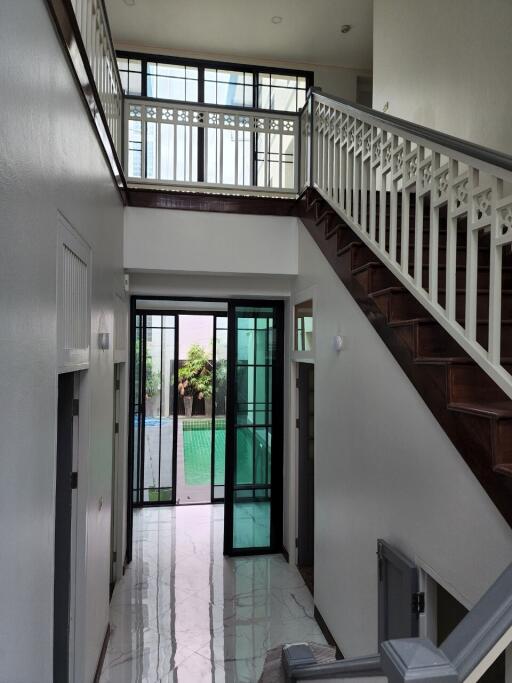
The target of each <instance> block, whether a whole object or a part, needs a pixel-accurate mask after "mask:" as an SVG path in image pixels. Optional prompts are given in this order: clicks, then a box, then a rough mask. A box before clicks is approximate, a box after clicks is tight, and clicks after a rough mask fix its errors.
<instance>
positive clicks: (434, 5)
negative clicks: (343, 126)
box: [373, 0, 512, 154]
mask: <svg viewBox="0 0 512 683" xmlns="http://www.w3.org/2000/svg"><path fill="white" fill-rule="evenodd" d="M373 21H374V31H373V33H374V46H373V106H374V108H375V109H379V110H382V108H383V106H384V103H385V102H389V111H388V113H389V114H392V115H393V116H399V117H401V118H404V119H407V120H409V121H414V122H416V123H419V124H421V125H424V126H428V127H430V128H435V129H436V130H440V131H443V132H445V133H449V134H451V135H455V136H457V137H460V138H463V139H467V140H470V141H472V142H476V143H478V144H481V145H485V146H487V147H491V148H494V149H498V150H500V151H502V152H507V153H509V154H510V153H512V129H511V126H510V111H511V109H512V89H511V88H510V64H511V63H512V41H511V40H510V27H511V26H512V4H511V3H510V2H509V0H486V1H485V2H483V1H482V0H449V2H447V0H429V1H428V2H425V1H424V0H378V1H377V2H375V3H374V19H373Z"/></svg>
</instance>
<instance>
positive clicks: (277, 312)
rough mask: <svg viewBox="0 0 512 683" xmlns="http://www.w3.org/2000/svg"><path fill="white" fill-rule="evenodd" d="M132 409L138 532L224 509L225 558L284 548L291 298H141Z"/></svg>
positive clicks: (135, 324)
mask: <svg viewBox="0 0 512 683" xmlns="http://www.w3.org/2000/svg"><path fill="white" fill-rule="evenodd" d="M130 403H131V420H130V422H131V434H130V460H131V469H132V472H131V476H130V496H129V497H130V510H129V513H130V514H129V525H130V522H131V512H132V509H133V508H138V507H150V506H174V505H191V504H199V503H202V504H205V503H209V504H211V503H219V502H225V504H226V510H225V515H224V519H225V535H224V552H225V553H226V554H229V555H231V554H247V553H248V552H249V553H250V552H254V553H265V552H276V551H280V550H281V537H282V503H281V501H282V438H283V437H282V433H283V425H282V420H283V416H282V413H283V304H282V302H280V301H241V300H224V301H221V300H205V301H198V300H192V299H187V300H170V299H163V298H157V297H155V298H151V297H149V298H142V297H134V298H133V300H132V386H131V401H130ZM130 535H131V530H130V529H129V534H128V541H129V543H130ZM128 556H130V548H129V549H128Z"/></svg>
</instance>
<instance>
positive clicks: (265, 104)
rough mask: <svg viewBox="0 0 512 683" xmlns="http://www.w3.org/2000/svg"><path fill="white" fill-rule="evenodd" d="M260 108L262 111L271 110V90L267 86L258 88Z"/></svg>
mask: <svg viewBox="0 0 512 683" xmlns="http://www.w3.org/2000/svg"><path fill="white" fill-rule="evenodd" d="M258 106H259V108H260V109H270V88H269V87H268V86H266V85H264V86H261V85H260V86H259V88H258Z"/></svg>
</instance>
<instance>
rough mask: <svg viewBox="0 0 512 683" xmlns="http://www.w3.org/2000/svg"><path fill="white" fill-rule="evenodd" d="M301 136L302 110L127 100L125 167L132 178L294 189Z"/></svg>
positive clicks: (158, 182) (227, 187)
mask: <svg viewBox="0 0 512 683" xmlns="http://www.w3.org/2000/svg"><path fill="white" fill-rule="evenodd" d="M298 136H299V116H298V114H293V113H277V112H268V111H262V110H256V109H236V108H233V107H218V106H213V105H204V104H195V103H194V104H187V103H184V102H172V101H165V100H160V99H159V100H148V99H141V98H137V99H127V100H126V101H125V157H124V159H125V173H126V176H127V180H128V182H129V183H131V184H133V183H144V184H150V185H159V186H161V185H168V186H173V187H190V186H193V187H195V188H197V187H198V186H200V187H202V188H206V189H209V188H211V189H214V188H217V189H219V188H221V189H222V190H238V191H240V190H243V191H252V192H258V193H259V194H263V193H271V194H274V195H276V194H278V195H281V194H282V195H289V194H293V195H296V194H297V191H298V171H299V169H298V163H297V159H296V150H297V148H298Z"/></svg>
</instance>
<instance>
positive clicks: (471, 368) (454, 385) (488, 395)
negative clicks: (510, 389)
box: [447, 363, 507, 403]
mask: <svg viewBox="0 0 512 683" xmlns="http://www.w3.org/2000/svg"><path fill="white" fill-rule="evenodd" d="M447 371H448V375H447V379H448V402H449V403H459V402H461V403H465V402H471V403H486V402H487V403H494V402H497V401H504V402H506V401H507V395H506V394H505V393H504V392H503V391H502V390H501V389H500V388H499V387H498V385H497V384H496V383H495V382H493V381H492V379H491V378H490V377H489V375H487V374H486V373H485V372H484V371H483V370H482V369H481V368H480V367H479V366H478V365H476V364H473V363H471V364H467V365H450V366H448V368H447Z"/></svg>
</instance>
